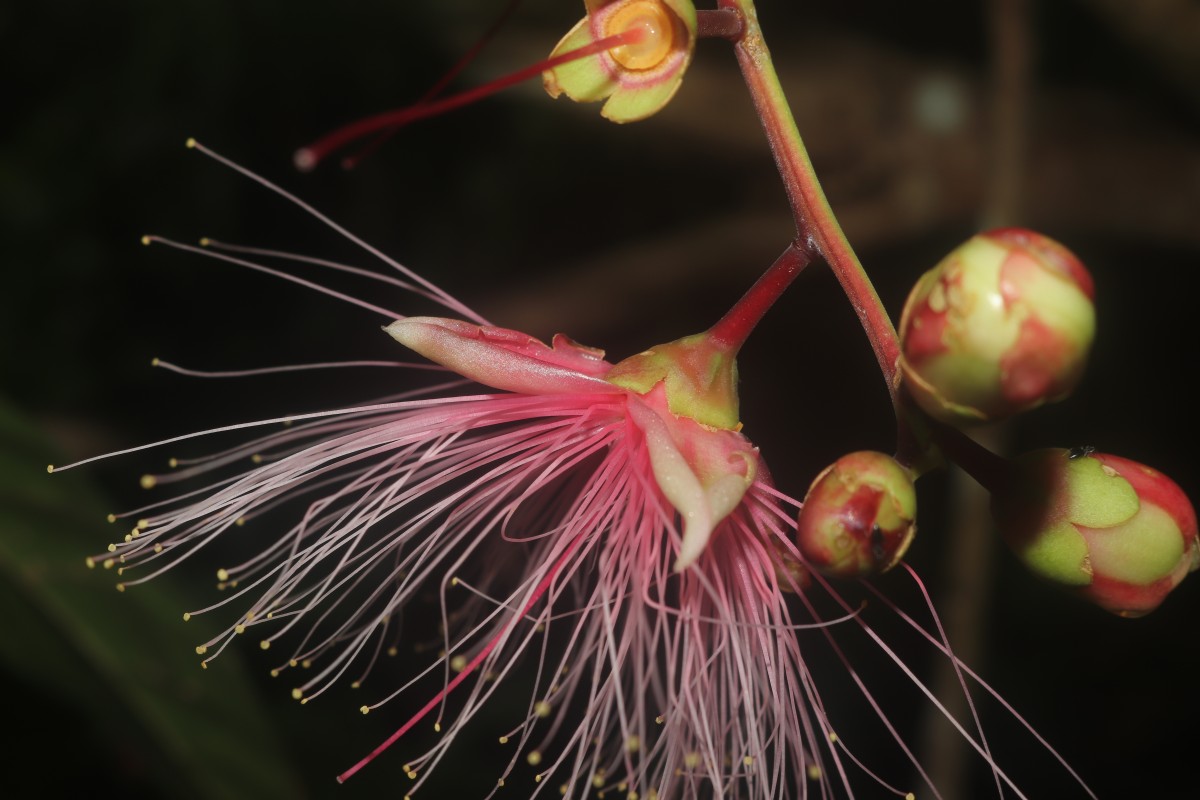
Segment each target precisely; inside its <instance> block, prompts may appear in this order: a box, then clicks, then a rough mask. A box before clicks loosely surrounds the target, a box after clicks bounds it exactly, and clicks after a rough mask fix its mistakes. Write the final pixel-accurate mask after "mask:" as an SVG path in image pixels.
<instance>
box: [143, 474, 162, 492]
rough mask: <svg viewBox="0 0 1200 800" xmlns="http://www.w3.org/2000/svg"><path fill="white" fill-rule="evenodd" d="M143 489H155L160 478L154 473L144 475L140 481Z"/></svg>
mask: <svg viewBox="0 0 1200 800" xmlns="http://www.w3.org/2000/svg"><path fill="white" fill-rule="evenodd" d="M138 483H140V484H141V486H142V488H143V489H153V488H154V487H155V485H157V484H158V478H156V477H154V476H153V475H143V476H142V477H141V479H140V480H139V481H138Z"/></svg>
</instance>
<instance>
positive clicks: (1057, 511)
mask: <svg viewBox="0 0 1200 800" xmlns="http://www.w3.org/2000/svg"><path fill="white" fill-rule="evenodd" d="M1015 467H1016V469H1017V472H1016V477H1015V478H1014V480H1012V481H1011V483H1010V484H1009V485H1008V486H1006V487H1005V488H1004V489H1002V490H1000V491H997V492H996V493H995V494H994V495H993V497H992V513H993V516H994V517H995V518H996V522H997V524H998V525H999V527H1000V532H1001V534H1002V535H1003V536H1004V538H1005V540H1007V541H1008V543H1009V545H1010V546H1011V547H1012V549H1013V550H1014V552H1016V554H1017V556H1018V557H1019V558H1020V559H1021V560H1022V561H1024V562H1025V564H1026V565H1027V566H1028V567H1029V568H1030V569H1032V570H1033V571H1034V572H1036V573H1038V574H1039V575H1042V576H1043V577H1045V578H1048V579H1049V580H1051V581H1053V582H1055V583H1058V584H1060V585H1062V586H1066V587H1068V588H1072V589H1074V590H1075V591H1076V592H1077V593H1079V594H1080V595H1082V596H1084V597H1086V598H1087V599H1089V600H1091V601H1092V602H1094V603H1096V604H1097V605H1099V606H1100V607H1101V608H1104V609H1107V610H1108V611H1111V612H1113V613H1115V614H1119V615H1121V616H1125V617H1138V616H1142V615H1143V614H1148V613H1149V612H1151V611H1153V610H1154V609H1155V608H1157V607H1158V606H1159V604H1160V603H1162V601H1163V599H1164V598H1166V596H1167V594H1168V593H1170V591H1171V590H1172V589H1174V588H1175V587H1176V586H1178V585H1179V582H1180V581H1182V580H1183V579H1184V577H1185V576H1186V575H1187V574H1188V572H1190V571H1192V570H1194V569H1196V568H1197V566H1200V546H1198V543H1197V531H1196V512H1195V511H1194V510H1193V508H1192V504H1191V503H1190V502H1189V501H1188V499H1187V496H1186V495H1184V493H1183V490H1181V489H1180V488H1179V486H1177V485H1176V484H1175V482H1174V481H1172V480H1171V479H1170V478H1168V477H1167V476H1166V475H1163V474H1162V473H1161V472H1159V471H1157V470H1155V469H1152V468H1150V467H1147V466H1145V465H1143V464H1139V463H1137V462H1135V461H1130V460H1128V459H1125V458H1119V457H1117V456H1109V455H1101V454H1099V453H1093V452H1092V451H1091V449H1090V448H1077V449H1074V450H1061V449H1048V450H1037V451H1034V452H1032V453H1028V454H1026V455H1024V456H1022V457H1021V458H1019V459H1017V461H1016V462H1015Z"/></svg>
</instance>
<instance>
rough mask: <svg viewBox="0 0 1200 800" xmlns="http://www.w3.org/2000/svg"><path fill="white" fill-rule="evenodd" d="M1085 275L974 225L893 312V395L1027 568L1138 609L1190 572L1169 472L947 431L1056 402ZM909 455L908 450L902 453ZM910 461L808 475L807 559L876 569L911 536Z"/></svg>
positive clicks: (846, 569) (1073, 359)
mask: <svg viewBox="0 0 1200 800" xmlns="http://www.w3.org/2000/svg"><path fill="white" fill-rule="evenodd" d="M1093 295H1094V289H1093V282H1092V278H1091V275H1090V274H1089V273H1088V271H1087V269H1086V268H1085V267H1084V266H1083V264H1082V262H1081V261H1080V260H1079V259H1078V258H1077V257H1076V256H1075V255H1074V254H1073V253H1071V252H1070V251H1069V250H1067V248H1065V247H1064V246H1063V245H1061V244H1059V243H1058V242H1055V241H1053V240H1052V239H1049V238H1047V237H1045V236H1042V235H1041V234H1038V233H1034V232H1032V231H1028V230H1024V229H1020V228H1003V229H998V230H992V231H988V232H986V233H982V234H979V235H977V236H975V237H973V238H972V239H970V240H969V241H967V242H965V243H964V244H962V245H960V246H959V247H958V248H956V249H955V250H954V251H952V252H951V253H950V254H949V255H948V256H946V258H944V259H943V260H942V261H941V263H939V264H938V265H937V266H936V267H934V268H933V269H932V270H930V271H929V272H927V273H925V274H924V275H923V276H922V277H921V279H920V280H919V281H918V282H917V284H916V286H915V287H914V288H913V290H912V292H911V293H910V295H909V297H908V300H907V302H906V303H905V306H904V312H903V315H902V317H901V323H900V331H899V333H900V347H901V354H900V359H899V363H898V372H899V376H900V381H901V386H902V388H903V391H904V392H905V393H906V394H907V396H908V397H910V398H911V399H912V400H913V401H914V403H915V405H916V407H917V408H919V410H920V411H917V409H912V413H913V414H914V415H916V416H917V417H919V416H920V412H924V414H926V415H928V417H929V418H930V419H928V420H926V421H925V422H919V421H917V420H916V419H913V420H910V421H913V422H915V424H916V427H917V428H918V429H921V430H928V431H930V432H931V433H932V437H931V438H932V444H934V445H940V450H941V451H942V452H943V453H944V454H945V455H947V456H950V457H951V458H954V459H955V460H957V461H959V463H961V464H962V465H963V466H964V467H965V468H966V469H967V470H968V472H971V473H972V474H973V475H974V476H975V477H976V478H978V479H979V480H980V481H981V482H982V483H984V484H985V485H986V486H987V487H988V488H989V489H990V490H991V491H992V498H993V499H992V513H993V516H994V518H995V520H996V523H997V526H998V528H999V530H1000V533H1001V535H1002V536H1003V538H1004V539H1005V541H1006V542H1007V543H1008V544H1009V546H1010V547H1011V548H1012V550H1013V551H1014V552H1015V553H1016V555H1017V556H1018V558H1020V560H1021V561H1022V562H1023V563H1024V564H1025V565H1026V566H1028V567H1029V569H1031V570H1032V571H1033V572H1035V573H1036V574H1038V575H1040V576H1042V577H1043V578H1045V579H1047V580H1049V581H1051V582H1054V583H1056V584H1059V585H1061V586H1064V587H1066V588H1068V589H1069V590H1071V591H1073V592H1075V593H1076V594H1078V595H1080V596H1082V597H1084V598H1085V599H1087V600H1090V601H1091V602H1093V603H1095V604H1097V605H1099V606H1100V607H1101V608H1104V609H1106V610H1108V611H1111V612H1113V613H1115V614H1118V615H1121V616H1127V617H1133V616H1141V615H1143V614H1146V613H1149V612H1150V611H1152V610H1154V609H1155V608H1157V607H1158V606H1159V604H1161V603H1162V602H1163V600H1164V599H1165V598H1166V596H1167V594H1168V593H1170V592H1171V590H1172V589H1174V588H1175V587H1176V586H1178V585H1179V583H1180V582H1181V581H1182V580H1183V578H1184V577H1185V576H1186V575H1187V574H1188V572H1190V571H1193V570H1195V569H1197V567H1200V541H1198V539H1197V527H1196V514H1195V511H1194V510H1193V508H1192V505H1191V503H1190V502H1189V501H1188V499H1187V496H1186V495H1185V494H1184V492H1183V491H1182V490H1181V489H1180V488H1179V487H1178V486H1177V485H1176V484H1175V483H1174V482H1173V481H1172V480H1171V479H1170V478H1168V477H1167V476H1165V475H1163V474H1162V473H1160V472H1158V471H1157V470H1154V469H1152V468H1150V467H1147V466H1144V465H1142V464H1139V463H1137V462H1134V461H1130V460H1128V459H1125V458H1120V457H1117V456H1110V455H1101V454H1098V453H1096V452H1094V450H1093V449H1092V448H1076V449H1074V450H1060V449H1047V450H1038V451H1035V452H1033V453H1029V454H1027V455H1025V456H1022V457H1020V458H1017V459H1015V460H1013V461H1011V462H1008V461H1004V460H1003V459H999V458H997V457H996V456H994V455H993V454H991V453H988V452H987V451H986V450H984V449H983V448H981V447H980V446H979V445H977V444H976V443H975V442H973V441H972V440H970V439H968V438H967V437H965V436H964V435H963V434H962V433H961V432H960V431H959V430H958V428H962V427H966V426H969V425H972V424H978V423H981V422H986V421H991V420H999V419H1004V418H1006V417H1009V416H1011V415H1013V414H1016V413H1019V412H1022V411H1026V410H1029V409H1033V408H1036V407H1038V406H1040V405H1043V404H1045V403H1049V402H1054V401H1058V400H1061V399H1063V398H1065V397H1066V396H1067V395H1069V394H1070V393H1071V391H1072V390H1073V389H1074V388H1075V387H1076V385H1077V384H1078V383H1079V380H1080V377H1081V376H1082V374H1083V370H1084V366H1085V364H1086V361H1087V357H1088V351H1089V350H1090V348H1091V344H1092V338H1093V335H1094V332H1095V311H1094V305H1093ZM906 456H907V457H908V458H907V460H908V461H915V460H917V459H920V458H921V456H920V455H915V454H912V453H908V454H906ZM911 473H912V470H909V469H906V468H905V467H904V466H902V465H901V464H900V463H897V462H896V461H895V460H893V459H892V458H889V457H888V456H885V455H883V454H881V453H853V454H850V455H848V456H845V457H843V458H842V459H839V460H838V462H836V463H835V464H833V465H832V466H830V467H829V468H827V469H826V470H825V471H824V472H822V473H821V475H820V476H818V478H817V480H816V481H815V482H814V483H813V485H812V488H811V489H810V490H809V493H808V496H807V498H806V500H805V506H804V508H803V509H802V511H801V513H800V518H799V527H798V531H797V536H798V542H797V548H798V550H799V551H800V553H801V555H802V556H803V557H804V559H805V564H804V566H806V567H809V568H812V569H816V570H818V571H820V572H822V573H825V574H828V575H834V576H839V577H860V576H865V575H869V574H872V573H877V572H883V571H885V570H887V569H889V568H890V567H892V566H894V565H895V563H896V562H897V561H898V560H899V559H900V558H901V557H902V556H903V555H904V552H905V550H906V549H907V547H908V544H909V542H910V541H911V539H912V536H913V532H914V531H915V524H914V519H915V512H916V501H915V496H914V494H913V490H912V477H911Z"/></svg>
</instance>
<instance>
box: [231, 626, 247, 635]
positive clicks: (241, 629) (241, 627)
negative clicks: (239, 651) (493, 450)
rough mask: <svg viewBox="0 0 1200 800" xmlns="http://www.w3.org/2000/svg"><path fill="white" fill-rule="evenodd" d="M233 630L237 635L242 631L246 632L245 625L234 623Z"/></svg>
mask: <svg viewBox="0 0 1200 800" xmlns="http://www.w3.org/2000/svg"><path fill="white" fill-rule="evenodd" d="M233 632H234V633H236V634H237V635H239V636H241V635H242V634H243V633H245V632H246V626H245V625H234V626H233Z"/></svg>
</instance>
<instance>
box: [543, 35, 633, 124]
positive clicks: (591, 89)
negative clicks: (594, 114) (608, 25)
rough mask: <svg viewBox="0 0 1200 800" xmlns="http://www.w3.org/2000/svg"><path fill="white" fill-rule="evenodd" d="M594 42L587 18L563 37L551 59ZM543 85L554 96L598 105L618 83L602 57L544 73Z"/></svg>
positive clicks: (572, 62)
mask: <svg viewBox="0 0 1200 800" xmlns="http://www.w3.org/2000/svg"><path fill="white" fill-rule="evenodd" d="M594 41H595V38H594V37H593V36H592V29H591V21H590V20H589V19H588V18H587V17H584V18H583V19H581V20H579V22H578V23H576V25H575V27H574V28H571V30H570V31H569V32H568V33H567V35H566V36H564V37H563V38H562V41H560V42H559V43H558V46H557V47H555V48H554V50H553V52H551V53H550V57H551V58H554V57H555V56H560V55H562V54H563V53H566V52H568V51H570V50H578V49H579V48H581V47H585V46H587V45H589V44H591V43H592V42H594ZM542 84H543V85H544V86H545V88H546V92H547V93H548V94H549V95H550V96H551V97H558V96H559V95H561V94H565V95H566V96H567V97H569V98H571V99H572V100H574V101H575V102H577V103H595V102H598V101H600V100H603V99H604V98H606V97H608V96H609V95H611V94H612V93H613V91H614V90H615V89H616V88H617V81H616V79H615V78H613V77H612V76H611V75H610V74H609V73H608V71H607V70H605V69H604V66H603V64H602V63H601V61H600V57H599V56H588V57H587V58H580V59H576V60H575V61H568V62H567V63H566V64H559V65H558V66H557V67H555V68H554V69H548V70H546V71H545V72H543V73H542Z"/></svg>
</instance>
